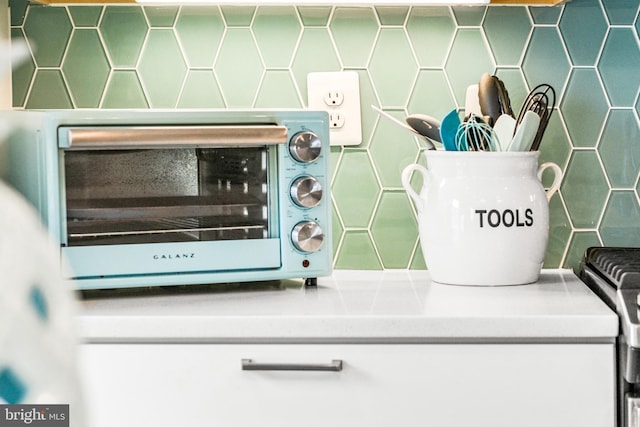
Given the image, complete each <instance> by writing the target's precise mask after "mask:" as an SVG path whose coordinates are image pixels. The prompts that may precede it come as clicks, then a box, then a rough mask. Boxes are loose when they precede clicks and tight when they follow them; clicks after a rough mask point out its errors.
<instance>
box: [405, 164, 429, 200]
mask: <svg viewBox="0 0 640 427" xmlns="http://www.w3.org/2000/svg"><path fill="white" fill-rule="evenodd" d="M413 171H418V172H420V173H421V174H422V179H423V182H424V183H426V182H427V176H428V172H427V169H426V168H425V167H424V166H421V165H419V164H416V163H414V164H411V165H409V166H407V167H406V168H404V170H403V171H402V186H403V187H404V189H405V191H406V192H407V194H408V195H409V196H410V197H411V198H412V199H413V201H414V203H415V204H416V208H417V209H418V211H422V209H423V207H424V206H423V201H422V198H421V197H420V195H419V194H418V193H416V191H415V190H414V189H413V187H412V186H411V177H412V176H413ZM423 185H424V184H423Z"/></svg>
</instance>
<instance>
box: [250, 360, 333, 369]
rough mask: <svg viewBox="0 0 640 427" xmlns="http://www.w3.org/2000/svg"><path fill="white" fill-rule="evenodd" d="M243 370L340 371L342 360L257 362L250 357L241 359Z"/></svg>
mask: <svg viewBox="0 0 640 427" xmlns="http://www.w3.org/2000/svg"><path fill="white" fill-rule="evenodd" d="M242 370H243V371H328V372H340V371H342V360H332V361H331V362H329V363H258V362H255V361H253V360H252V359H242Z"/></svg>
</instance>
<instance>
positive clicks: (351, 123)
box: [307, 71, 362, 145]
mask: <svg viewBox="0 0 640 427" xmlns="http://www.w3.org/2000/svg"><path fill="white" fill-rule="evenodd" d="M332 92H333V93H338V94H339V96H338V99H341V101H342V102H341V103H340V104H339V105H333V104H330V103H328V102H327V99H328V98H331V99H333V97H332V96H330V95H329V94H330V93H332ZM307 107H308V108H309V109H310V110H324V111H327V112H328V113H329V118H330V123H329V138H330V141H329V142H330V144H331V145H359V144H360V143H361V142H362V118H361V115H360V78H359V76H358V73H357V72H356V71H336V72H313V73H309V74H307ZM334 116H335V117H338V118H339V120H331V118H332V117H334Z"/></svg>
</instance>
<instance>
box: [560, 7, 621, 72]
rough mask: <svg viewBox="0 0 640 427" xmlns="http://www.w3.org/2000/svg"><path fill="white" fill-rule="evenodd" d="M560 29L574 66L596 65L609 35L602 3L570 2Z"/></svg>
mask: <svg viewBox="0 0 640 427" xmlns="http://www.w3.org/2000/svg"><path fill="white" fill-rule="evenodd" d="M615 1H617V0H615ZM559 28H560V31H561V32H562V37H563V38H564V41H565V44H566V45H567V50H568V51H569V57H570V58H571V61H572V63H573V65H594V64H595V62H596V58H597V57H598V52H599V51H600V47H601V46H602V42H603V41H604V37H605V35H606V33H607V20H606V18H605V16H604V14H603V12H602V9H601V6H600V1H599V0H581V1H574V2H568V3H567V4H566V5H565V6H564V12H563V14H562V17H561V18H560V24H559Z"/></svg>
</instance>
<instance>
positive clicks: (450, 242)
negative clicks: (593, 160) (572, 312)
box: [402, 151, 562, 286]
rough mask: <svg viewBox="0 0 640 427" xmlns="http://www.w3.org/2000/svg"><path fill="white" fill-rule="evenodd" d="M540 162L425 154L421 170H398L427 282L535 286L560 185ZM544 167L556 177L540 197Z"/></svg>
mask: <svg viewBox="0 0 640 427" xmlns="http://www.w3.org/2000/svg"><path fill="white" fill-rule="evenodd" d="M539 155H540V153H539V152H538V151H533V152H531V151H527V152H517V153H489V152H485V153H467V152H463V151H459V152H448V151H428V152H426V153H425V157H426V164H427V167H426V168H425V167H423V166H422V165H419V164H411V165H409V166H407V167H406V168H405V169H404V170H403V171H402V185H403V186H404V188H405V190H406V192H407V194H408V195H409V196H410V197H411V199H412V200H413V202H414V203H415V205H416V208H417V211H418V225H419V230H420V232H419V234H420V244H421V247H422V253H423V254H424V257H425V262H426V264H427V268H428V269H429V273H430V275H431V279H432V280H434V281H435V282H439V283H445V284H455V285H484V286H497V285H516V284H525V283H531V282H535V281H536V280H537V279H538V276H539V274H540V269H541V268H542V262H543V260H544V256H545V251H546V246H547V238H548V232H549V207H548V201H549V200H550V198H551V196H552V195H553V194H554V193H555V192H556V191H557V190H558V187H559V186H560V181H561V178H562V170H561V169H560V168H559V167H558V165H556V164H554V163H545V164H543V165H541V166H539V167H538V158H539ZM547 168H551V169H553V171H554V172H555V174H554V175H555V177H554V182H553V184H552V185H551V188H549V190H548V191H547V192H546V197H545V191H544V188H543V186H542V182H541V176H542V173H543V171H544V170H545V169H547ZM414 171H417V172H419V173H421V174H422V178H423V184H422V188H421V190H420V193H419V194H418V192H416V191H415V190H414V189H413V187H412V186H411V178H412V175H413V172H414Z"/></svg>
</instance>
